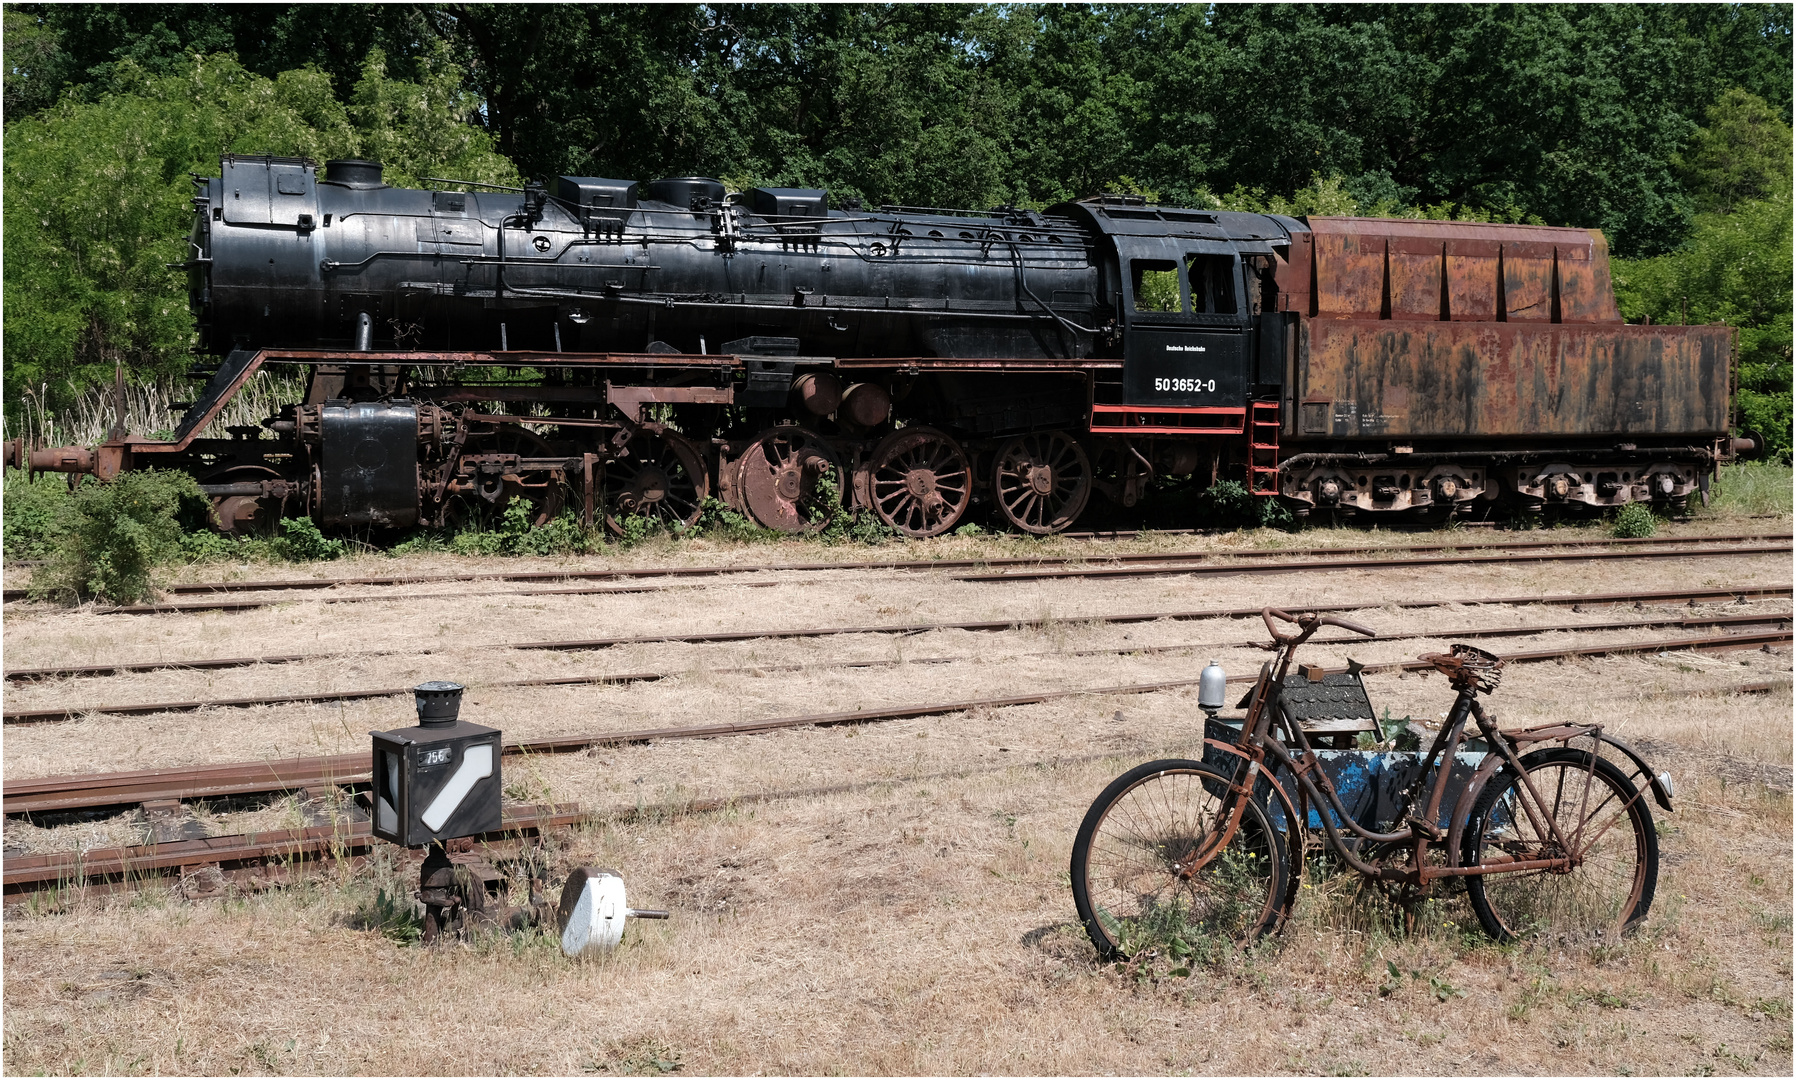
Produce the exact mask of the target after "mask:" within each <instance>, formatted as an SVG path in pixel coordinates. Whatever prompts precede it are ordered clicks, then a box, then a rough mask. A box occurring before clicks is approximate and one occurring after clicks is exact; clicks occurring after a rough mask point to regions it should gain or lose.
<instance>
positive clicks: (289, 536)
mask: <svg viewBox="0 0 1796 1080" xmlns="http://www.w3.org/2000/svg"><path fill="white" fill-rule="evenodd" d="M348 546H349V545H348V544H346V543H344V542H343V541H341V540H328V539H326V538H325V535H324V534H323V533H321V532H319V531H318V526H317V525H316V524H315V523H314V522H313V521H312V519H311V518H282V519H281V534H280V535H279V536H277V537H275V538H274V539H272V540H270V541H268V550H269V552H270V553H271V554H273V555H274V556H275V557H276V558H278V559H285V560H287V561H288V562H319V561H322V560H325V559H338V558H342V556H343V552H344V551H345V550H347V549H348Z"/></svg>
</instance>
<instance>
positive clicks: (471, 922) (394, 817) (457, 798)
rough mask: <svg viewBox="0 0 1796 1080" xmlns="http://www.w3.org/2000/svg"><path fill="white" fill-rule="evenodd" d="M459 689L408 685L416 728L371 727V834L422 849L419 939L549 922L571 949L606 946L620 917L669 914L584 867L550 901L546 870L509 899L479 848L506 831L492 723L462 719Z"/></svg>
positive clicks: (499, 749) (607, 874)
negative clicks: (525, 893)
mask: <svg viewBox="0 0 1796 1080" xmlns="http://www.w3.org/2000/svg"><path fill="white" fill-rule="evenodd" d="M462 691H463V687H462V686H461V685H460V684H458V683H452V682H441V681H432V682H427V683H421V684H419V685H418V686H415V687H413V688H412V694H413V700H414V702H415V704H416V706H417V712H418V723H417V726H415V727H409V728H400V729H397V730H394V731H375V732H370V734H371V735H372V736H373V740H374V762H373V774H374V792H373V799H372V805H373V811H374V812H373V818H374V820H373V832H374V835H375V836H377V837H379V838H380V839H382V840H386V841H388V842H390V843H393V844H398V845H399V846H401V847H405V848H418V847H427V848H428V850H427V851H426V853H425V856H424V863H423V865H422V866H420V867H419V869H418V899H419V900H420V901H422V902H423V904H424V931H423V939H424V942H425V944H434V943H435V942H437V941H440V940H442V939H443V938H444V937H445V936H448V937H462V936H465V935H466V934H468V933H469V932H471V931H474V930H477V929H482V928H486V929H501V928H503V929H512V930H522V929H525V928H526V927H531V926H549V925H555V926H556V927H557V930H558V932H559V934H560V937H561V946H562V951H563V952H564V953H566V954H567V955H568V956H581V955H584V954H591V953H600V952H605V951H608V950H609V949H611V948H612V947H614V946H616V945H617V943H618V942H619V941H620V940H622V938H623V926H624V920H625V919H626V918H632V917H634V918H645V919H665V918H667V917H668V916H667V912H665V911H653V910H644V911H636V910H633V909H631V908H630V907H629V906H627V905H626V904H625V902H624V882H623V878H622V877H620V876H618V874H617V872H616V871H613V870H601V869H596V868H592V867H581V868H580V869H577V870H575V871H574V872H573V873H572V874H571V875H569V877H568V880H567V883H566V885H565V886H564V887H563V889H562V892H561V901H560V903H559V904H555V903H553V902H551V901H550V900H548V899H547V898H546V890H545V888H544V886H545V884H546V882H545V880H544V877H543V873H544V871H545V869H546V868H544V867H540V866H539V867H536V868H535V869H534V872H533V873H532V874H531V878H530V898H529V901H528V902H527V903H525V904H522V905H518V906H512V905H510V904H508V903H507V896H506V893H507V892H508V888H507V886H508V880H507V877H506V875H505V874H504V873H502V872H501V871H500V870H498V869H497V868H495V867H494V866H493V865H492V864H491V863H490V862H488V861H487V860H486V858H485V857H484V856H483V855H482V854H481V853H480V852H479V851H478V850H476V848H475V841H476V839H477V838H479V837H481V836H484V835H487V834H490V833H498V832H501V831H503V829H504V806H503V790H504V789H503V784H502V782H501V780H500V775H499V760H500V757H501V755H502V753H503V751H504V747H503V745H502V743H501V741H500V733H499V730H498V729H497V728H490V727H483V726H481V725H479V724H471V723H468V722H467V721H465V720H462V719H461V698H462Z"/></svg>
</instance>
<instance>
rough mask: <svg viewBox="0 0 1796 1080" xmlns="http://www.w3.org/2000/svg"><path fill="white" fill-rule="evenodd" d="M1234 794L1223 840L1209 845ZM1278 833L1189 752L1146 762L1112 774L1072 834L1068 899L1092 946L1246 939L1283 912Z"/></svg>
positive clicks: (1108, 952)
mask: <svg viewBox="0 0 1796 1080" xmlns="http://www.w3.org/2000/svg"><path fill="white" fill-rule="evenodd" d="M1236 799H1240V800H1242V802H1243V805H1242V806H1241V811H1242V812H1241V821H1240V824H1239V826H1238V827H1237V828H1236V830H1235V833H1234V835H1233V836H1232V837H1231V838H1230V840H1229V842H1228V844H1227V845H1226V846H1224V847H1223V848H1221V849H1220V850H1217V851H1211V850H1209V849H1210V848H1211V846H1212V843H1213V841H1214V839H1215V838H1216V837H1217V836H1218V834H1219V830H1220V829H1221V828H1222V826H1223V825H1224V824H1225V823H1226V822H1227V820H1228V815H1229V812H1230V810H1231V809H1232V805H1231V803H1232V801H1233V800H1236ZM1286 863H1287V859H1286V856H1285V841H1284V839H1283V838H1282V837H1281V836H1280V835H1279V834H1278V833H1277V832H1276V831H1274V829H1273V828H1272V825H1271V823H1270V822H1269V821H1268V819H1267V817H1266V813H1265V811H1264V810H1263V809H1262V808H1261V807H1260V806H1259V805H1258V804H1257V803H1256V802H1255V801H1254V800H1253V799H1252V798H1250V797H1244V796H1240V795H1235V794H1231V793H1230V791H1229V781H1228V778H1227V777H1225V776H1223V775H1222V774H1221V773H1220V772H1218V771H1216V770H1215V769H1212V768H1210V767H1209V766H1207V765H1204V764H1203V763H1201V762H1197V761H1185V760H1165V761H1150V762H1148V763H1147V764H1145V765H1138V766H1136V767H1135V768H1133V769H1130V770H1129V771H1128V772H1126V773H1124V774H1123V775H1121V776H1119V777H1117V778H1116V779H1115V780H1113V781H1111V783H1110V786H1109V787H1107V788H1105V789H1104V792H1103V794H1101V795H1099V796H1098V797H1097V801H1096V802H1093V803H1092V804H1091V809H1090V810H1089V811H1087V812H1086V814H1085V821H1084V823H1083V824H1081V825H1080V826H1079V834H1078V836H1077V838H1076V839H1075V840H1074V841H1073V861H1072V883H1073V904H1074V906H1076V907H1077V908H1078V910H1079V919H1080V921H1081V922H1083V923H1084V925H1085V932H1086V933H1087V934H1089V935H1090V936H1091V943H1092V944H1093V945H1095V946H1097V950H1098V955H1099V956H1101V957H1103V958H1104V959H1106V960H1115V959H1121V958H1126V957H1129V956H1132V955H1135V954H1136V953H1138V952H1140V951H1142V950H1143V949H1148V948H1155V947H1171V946H1173V943H1174V942H1175V941H1176V942H1180V943H1182V945H1183V947H1185V948H1188V949H1195V948H1197V947H1199V945H1200V942H1201V940H1202V939H1213V938H1218V937H1221V938H1225V939H1228V940H1231V941H1234V942H1243V941H1250V940H1252V939H1254V938H1256V937H1258V936H1260V935H1261V934H1263V933H1265V932H1267V931H1268V930H1270V929H1272V928H1273V927H1274V926H1276V925H1277V923H1278V919H1279V916H1280V915H1281V914H1282V913H1283V905H1284V900H1285V896H1284V894H1285V888H1284V886H1285V882H1286V880H1287V875H1288V874H1289V873H1290V868H1289V867H1288V866H1287V865H1286Z"/></svg>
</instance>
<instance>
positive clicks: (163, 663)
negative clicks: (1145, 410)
mask: <svg viewBox="0 0 1796 1080" xmlns="http://www.w3.org/2000/svg"><path fill="white" fill-rule="evenodd" d="M1791 594H1792V587H1791V586H1789V585H1772V586H1749V587H1744V588H1712V589H1677V590H1671V591H1661V592H1629V593H1593V594H1583V595H1579V594H1570V595H1561V596H1521V597H1514V596H1509V597H1472V598H1466V599H1449V600H1400V601H1395V602H1388V601H1368V602H1365V603H1358V604H1322V605H1317V604H1299V605H1297V606H1298V607H1301V608H1302V609H1303V610H1305V611H1321V612H1335V611H1356V610H1361V609H1364V608H1369V607H1396V608H1399V609H1404V610H1417V609H1425V608H1436V607H1450V606H1454V605H1460V606H1471V605H1509V606H1512V607H1520V606H1526V605H1532V604H1539V605H1546V606H1554V607H1564V606H1567V605H1572V606H1574V607H1576V606H1581V605H1585V604H1588V605H1592V606H1600V605H1608V604H1633V605H1635V606H1636V607H1639V606H1643V605H1646V604H1662V603H1669V602H1672V601H1689V602H1690V603H1693V604H1694V603H1697V602H1700V601H1710V600H1713V601H1738V602H1741V603H1744V602H1745V601H1746V600H1749V599H1752V600H1761V599H1772V598H1777V597H1788V596H1790V595H1791ZM1287 606H1288V605H1287ZM1259 613H1260V609H1259V608H1257V607H1255V608H1219V609H1212V610H1206V611H1149V612H1135V613H1129V614H1122V615H1065V616H1056V617H1050V618H1040V619H987V620H979V621H974V622H938V623H910V624H904V625H898V626H826V627H811V628H804V629H797V630H774V629H764V630H730V631H716V632H698V633H692V634H651V635H639V636H634V637H609V638H576V639H571V640H562V641H524V642H497V643H489V644H479V643H471V644H461V645H456V646H453V647H435V646H433V647H430V648H422V649H370V650H363V651H358V652H324V653H280V654H273V655H266V656H231V657H217V658H210V659H199V660H150V661H142V662H138V663H123V664H80V665H74V666H70V667H45V668H15V669H13V670H11V671H7V672H6V673H5V675H4V677H5V679H6V680H7V681H9V682H29V681H34V680H40V679H53V678H85V677H96V676H104V675H122V674H128V673H136V672H145V671H170V670H195V671H218V670H224V669H227V668H239V667H254V666H256V665H258V664H270V665H272V664H297V663H304V662H307V661H312V660H345V659H351V660H364V659H372V658H375V657H383V656H430V655H434V654H437V653H442V652H448V651H453V649H461V648H484V649H515V650H520V651H552V652H588V651H597V650H600V649H612V648H618V647H621V646H627V645H666V644H688V645H691V644H714V643H718V642H730V641H756V640H763V639H764V640H769V641H775V640H783V639H791V638H819V637H835V636H841V635H847V634H886V635H909V634H922V633H928V632H929V631H931V630H968V631H974V632H990V631H1005V630H1015V629H1019V628H1022V627H1025V626H1066V625H1073V624H1077V623H1095V624H1106V625H1109V624H1126V623H1140V622H1155V621H1158V620H1161V619H1165V620H1168V621H1173V622H1183V621H1192V620H1197V619H1221V618H1233V619H1239V618H1257V617H1258V616H1259Z"/></svg>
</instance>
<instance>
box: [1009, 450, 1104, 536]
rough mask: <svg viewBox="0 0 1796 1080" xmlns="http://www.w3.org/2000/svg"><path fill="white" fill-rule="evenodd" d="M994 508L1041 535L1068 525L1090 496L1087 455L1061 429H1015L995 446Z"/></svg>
mask: <svg viewBox="0 0 1796 1080" xmlns="http://www.w3.org/2000/svg"><path fill="white" fill-rule="evenodd" d="M992 492H993V494H994V495H996V496H997V500H998V509H1000V510H1001V511H1003V513H1004V517H1005V518H1006V519H1008V520H1009V522H1010V523H1011V524H1012V525H1015V526H1016V527H1017V528H1019V529H1022V530H1023V531H1024V532H1032V533H1035V534H1037V535H1040V536H1045V535H1047V534H1049V533H1057V532H1062V531H1064V530H1065V529H1067V528H1068V527H1069V526H1071V525H1072V523H1073V522H1074V521H1076V520H1077V519H1078V517H1079V513H1080V512H1081V511H1082V510H1084V509H1085V503H1086V500H1088V499H1090V498H1091V461H1090V459H1088V458H1087V457H1086V456H1085V451H1084V450H1082V449H1080V447H1079V444H1078V443H1076V442H1074V441H1073V440H1072V437H1071V436H1069V435H1067V434H1066V433H1065V432H1063V431H1045V432H1036V433H1033V434H1029V435H1019V436H1017V437H1016V438H1014V439H1012V440H1010V441H1009V442H1007V443H1005V444H1004V445H1003V446H1002V447H1000V448H999V449H998V455H997V461H996V464H995V465H994V466H993V469H992Z"/></svg>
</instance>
